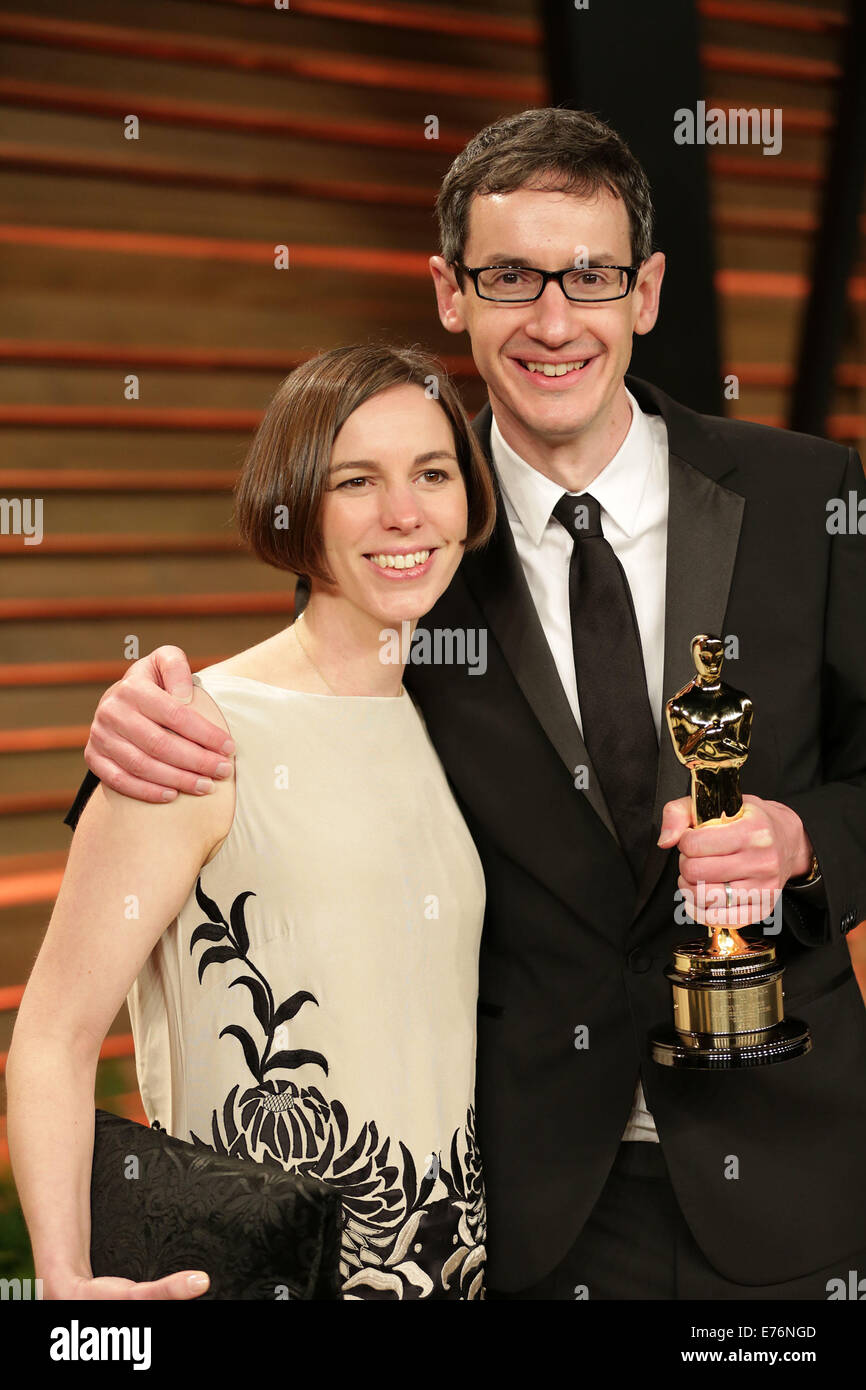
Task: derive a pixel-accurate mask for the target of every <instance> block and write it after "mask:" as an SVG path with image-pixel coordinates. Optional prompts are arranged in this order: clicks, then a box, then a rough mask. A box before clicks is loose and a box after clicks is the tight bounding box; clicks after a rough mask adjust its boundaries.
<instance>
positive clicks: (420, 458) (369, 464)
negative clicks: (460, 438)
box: [330, 449, 457, 473]
mask: <svg viewBox="0 0 866 1390" xmlns="http://www.w3.org/2000/svg"><path fill="white" fill-rule="evenodd" d="M433 459H453V460H454V462H455V463H456V462H457V455H456V454H452V453H450V452H449V450H447V449H429V450H428V451H427V453H426V454H416V455H415V458H414V459H413V463H432V461H433ZM344 468H372V469H373V471H374V472H375V473H378V472H379V471H380V469H379V464H378V462H377V460H376V459H347V460H346V462H345V463H334V464H332V465H331V469H330V471H331V473H342V471H343V469H344Z"/></svg>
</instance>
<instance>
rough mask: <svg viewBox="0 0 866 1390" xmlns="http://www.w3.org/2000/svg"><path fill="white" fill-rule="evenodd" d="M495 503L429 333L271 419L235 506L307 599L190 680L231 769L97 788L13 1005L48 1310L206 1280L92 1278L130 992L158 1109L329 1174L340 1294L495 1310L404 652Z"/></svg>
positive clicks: (461, 913)
mask: <svg viewBox="0 0 866 1390" xmlns="http://www.w3.org/2000/svg"><path fill="white" fill-rule="evenodd" d="M432 383H436V385H437V392H436V393H435V394H431V384H432ZM494 511H495V502H494V494H493V488H492V482H491V479H490V476H489V472H488V470H487V466H486V462H485V460H484V457H483V455H482V453H481V450H480V448H479V446H478V444H477V442H476V440H475V437H474V434H473V432H472V429H471V427H470V425H469V422H468V419H467V417H466V414H465V412H464V410H463V408H462V406H461V404H460V400H459V397H458V396H457V394H456V392H455V390H454V388H453V386H451V384H450V383H449V382H448V380H447V378H446V377H445V375H444V373H443V372H442V370H441V367H440V366H439V364H438V363H437V362H436V361H435V359H431V358H428V357H427V356H425V355H423V354H422V353H420V352H418V351H416V350H414V349H410V350H394V349H391V348H388V347H380V346H361V347H348V348H337V349H334V350H332V351H329V352H324V353H322V354H320V355H319V356H318V357H315V358H313V359H312V360H310V361H309V362H307V363H306V364H304V365H303V366H302V367H299V368H298V369H297V370H296V371H295V372H293V373H292V375H291V376H290V377H288V378H287V379H286V380H285V381H284V382H283V383H282V385H281V386H280V388H279V390H278V391H277V393H276V395H275V397H274V399H273V400H272V402H271V404H270V405H269V407H268V409H267V411H266V414H265V416H264V418H263V420H262V423H261V425H260V427H259V430H258V432H257V435H256V437H255V440H254V442H253V444H252V447H251V449H250V452H249V454H248V457H247V460H246V462H245V465H244V469H243V473H242V476H241V478H240V481H239V485H238V491H237V516H238V522H239V526H240V530H241V533H242V535H243V536H244V538H245V539H246V540H247V541H248V542H249V543H250V544H251V546H252V548H253V549H254V551H255V552H256V553H257V554H258V555H259V556H260V557H261V558H262V559H263V560H265V561H266V562H267V563H269V564H271V565H275V566H277V567H278V568H280V569H286V570H290V571H294V572H296V573H301V574H305V575H307V576H308V577H309V580H310V586H311V592H310V598H309V601H308V604H307V607H306V609H305V611H304V613H303V615H302V617H301V618H300V619H298V621H297V622H296V623H294V624H292V625H291V626H289V627H287V628H286V629H284V630H283V631H282V632H279V633H277V634H276V635H275V636H273V637H271V638H269V639H267V640H266V641H264V642H261V643H259V644H258V645H257V646H254V647H251V648H250V649H249V650H247V651H244V652H241V653H239V654H238V655H237V656H234V657H232V658H231V659H230V660H227V661H223V662H220V663H218V664H216V665H213V666H211V667H208V668H207V669H206V670H204V671H202V672H200V673H199V675H198V676H197V677H196V679H195V691H194V708H196V709H197V710H198V711H200V712H201V713H202V714H204V715H205V716H206V717H207V718H209V719H213V720H214V721H215V722H217V723H220V724H221V725H222V726H223V727H224V728H225V729H226V732H227V734H228V735H230V737H231V739H232V740H233V741H234V745H235V748H236V761H235V769H234V771H235V775H234V778H233V779H228V780H226V781H222V782H218V783H217V784H216V788H215V791H214V792H213V794H212V795H209V796H203V797H202V796H179V797H177V799H176V800H174V801H171V802H169V803H167V804H165V805H153V804H148V803H144V802H139V801H132V800H128V799H127V798H124V797H121V796H119V795H117V794H116V793H114V792H112V791H110V790H108V789H106V788H105V787H103V786H100V787H99V788H98V789H97V791H96V792H95V793H94V795H93V797H92V799H91V801H90V803H89V804H88V806H87V808H86V810H85V812H84V814H83V816H82V819H81V821H80V824H79V827H78V829H77V832H76V834H75V838H74V841H73V845H72V849H71V852H70V855H69V861H68V864H67V867H66V872H65V875H64V879H63V883H62V885H61V889H60V893H59V895H58V898H57V904H56V906H55V909H54V913H53V914H52V917H51V921H50V923H49V926H48V930H47V932H46V936H45V940H44V942H43V944H42V948H41V950H40V952H39V956H38V958H37V961H36V963H35V965H34V968H33V972H32V974H31V977H30V980H29V982H28V985H27V989H26V991H25V993H24V997H23V999H22V1002H21V1007H20V1010H19V1014H18V1019H17V1022H16V1027H15V1032H14V1036H13V1042H12V1048H11V1051H10V1054H9V1059H8V1070H7V1085H8V1134H9V1145H10V1154H11V1157H12V1162H13V1167H14V1171H15V1177H16V1182H17V1185H18V1191H19V1195H20V1199H21V1204H22V1208H23V1210H24V1214H25V1217H26V1220H27V1223H28V1227H29V1230H30V1235H31V1241H32V1245H33V1252H34V1261H35V1265H36V1272H37V1275H38V1276H39V1277H41V1278H42V1279H43V1281H44V1292H45V1295H46V1296H47V1297H51V1298H78V1299H87V1298H108V1299H110V1298H120V1299H123V1298H130V1297H135V1298H142V1297H153V1298H157V1297H158V1298H166V1297H172V1298H188V1297H196V1296H197V1295H198V1293H200V1292H202V1291H203V1288H204V1287H206V1282H205V1283H204V1284H202V1282H201V1280H200V1281H199V1284H198V1285H196V1283H195V1278H196V1275H195V1273H194V1272H192V1271H182V1272H180V1273H178V1274H174V1275H171V1276H169V1277H167V1278H166V1279H162V1280H159V1281H155V1282H153V1283H152V1284H147V1285H144V1284H139V1285H136V1284H133V1283H132V1282H131V1281H129V1280H124V1279H119V1278H99V1279H94V1278H93V1277H92V1274H91V1270H90V1265H89V1238H90V1223H89V1183H90V1166H91V1161H92V1152H93V1150H92V1144H93V1085H94V1075H95V1069H96V1062H97V1057H98V1052H99V1048H100V1045H101V1043H102V1040H103V1038H104V1037H105V1034H106V1032H107V1031H108V1028H109V1027H110V1026H111V1023H112V1021H113V1020H114V1018H115V1016H116V1014H117V1012H118V1009H119V1008H120V1006H121V1004H122V1002H123V999H124V997H125V996H128V1004H129V1009H130V1016H131V1019H132V1025H133V1032H134V1036H135V1045H136V1067H137V1072H138V1079H139V1088H140V1091H141V1096H142V1100H143V1102H144V1107H145V1111H146V1113H147V1118H148V1121H149V1122H151V1123H152V1122H153V1121H154V1120H155V1119H156V1120H158V1121H159V1123H160V1124H161V1125H162V1126H164V1128H166V1129H167V1130H168V1132H169V1133H171V1134H174V1135H177V1136H179V1137H180V1138H182V1139H187V1140H193V1139H198V1140H201V1141H203V1142H205V1143H208V1144H211V1143H212V1144H213V1145H214V1146H215V1147H217V1148H218V1149H220V1150H222V1151H225V1152H227V1151H228V1148H229V1144H230V1143H231V1144H232V1152H234V1153H238V1152H240V1153H241V1154H242V1155H244V1154H245V1155H247V1156H249V1157H250V1158H252V1159H260V1158H264V1157H268V1156H269V1157H272V1158H274V1159H276V1160H277V1161H278V1162H281V1163H282V1164H283V1165H284V1166H285V1167H287V1168H294V1167H298V1166H301V1165H302V1166H303V1171H305V1172H308V1173H313V1174H315V1175H317V1176H319V1177H320V1178H322V1179H323V1180H324V1181H325V1182H328V1183H331V1184H333V1185H335V1186H337V1187H339V1188H340V1190H341V1195H342V1198H343V1209H344V1229H343V1238H342V1259H341V1276H342V1281H343V1297H345V1298H395V1297H396V1298H401V1297H403V1298H426V1297H430V1298H437V1297H438V1298H446V1297H450V1298H474V1297H479V1296H483V1263H484V1233H485V1219H484V1199H483V1185H482V1179H481V1173H480V1168H479V1162H478V1154H477V1151H476V1147H475V1142H474V1111H473V1077H474V1057H475V1009H476V996H477V959H478V944H479V937H480V931H481V921H482V915H483V906H484V881H483V874H482V870H481V864H480V860H479V859H478V856H477V853H476V851H475V848H474V845H473V844H472V841H471V839H470V836H469V833H468V831H467V829H466V826H465V824H464V822H463V820H462V817H461V815H460V813H459V811H458V809H457V806H456V803H455V802H454V800H453V797H452V795H451V793H450V790H449V787H448V784H447V781H446V778H445V774H444V772H443V770H442V767H441V765H440V763H439V760H438V758H437V756H436V754H435V752H434V750H433V747H432V744H431V743H430V740H429V737H428V735H427V733H426V729H425V727H424V724H423V721H422V719H421V716H420V714H419V712H418V711H417V709H416V708H415V706H414V705H413V703H412V700H411V698H410V697H409V695H408V693H407V692H406V691H405V690H404V688H403V686H402V683H401V682H402V672H403V667H402V665H399V664H395V663H394V661H393V659H391V660H389V659H388V658H389V657H392V655H393V653H394V651H395V647H396V649H397V650H401V651H402V655H403V656H405V647H403V645H402V644H401V643H397V644H395V643H394V641H393V634H394V632H395V631H396V632H397V633H398V634H401V633H402V632H403V630H404V629H403V628H402V626H401V625H402V624H403V622H408V623H409V624H410V629H411V628H414V623H415V621H416V620H417V619H418V617H419V616H420V615H421V614H423V613H425V612H427V611H428V610H429V609H430V608H431V607H432V605H433V604H434V602H435V601H436V599H437V598H438V597H439V595H440V594H441V593H442V592H443V590H444V589H445V588H446V587H447V585H448V584H449V582H450V580H451V578H452V576H453V574H454V572H455V570H456V568H457V565H458V564H459V562H460V558H461V555H462V553H463V550H464V548H472V547H474V546H477V545H479V544H483V543H484V541H485V540H486V539H487V538H488V537H489V535H490V533H491V531H492V526H493V519H494ZM220 923H222V924H223V925H222V926H220ZM234 985H241V986H242V987H241V988H238V989H235V988H233V986H234ZM204 1273H205V1274H207V1271H204Z"/></svg>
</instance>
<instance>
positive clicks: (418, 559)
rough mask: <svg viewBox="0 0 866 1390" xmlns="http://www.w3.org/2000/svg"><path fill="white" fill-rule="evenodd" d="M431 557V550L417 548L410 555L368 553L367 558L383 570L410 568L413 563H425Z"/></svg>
mask: <svg viewBox="0 0 866 1390" xmlns="http://www.w3.org/2000/svg"><path fill="white" fill-rule="evenodd" d="M429 557H430V551H429V550H415V551H413V552H412V553H411V554H409V555H368V557H367V558H368V559H369V560H372V561H373V563H374V564H375V565H379V567H380V568H381V569H383V570H384V569H392V570H408V569H411V568H412V566H413V565H423V564H424V561H425V560H427V559H429Z"/></svg>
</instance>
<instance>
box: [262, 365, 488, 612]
mask: <svg viewBox="0 0 866 1390" xmlns="http://www.w3.org/2000/svg"><path fill="white" fill-rule="evenodd" d="M407 383H410V384H413V385H416V386H420V387H422V389H424V390H425V391H428V392H430V393H431V394H433V393H434V392H435V395H436V398H437V399H438V402H439V405H440V406H441V407H442V409H443V410H444V412H445V414H446V415H447V417H448V420H449V421H450V424H451V429H452V432H453V434H454V445H455V453H456V455H457V461H458V463H459V465H460V472H461V473H462V475H463V481H464V483H465V486H466V496H467V502H468V524H467V528H466V549H467V550H474V549H476V548H477V547H478V546H481V545H483V544H484V543H485V541H487V540H488V539H489V538H490V536H491V534H492V532H493V526H494V522H495V520H496V494H495V491H494V486H493V480H492V477H491V473H490V468H489V466H488V463H487V460H486V458H485V457H484V451H483V449H482V448H481V445H480V444H479V442H478V439H477V438H476V435H475V431H474V430H473V428H472V426H471V424H470V422H469V417H468V415H467V414H466V411H465V409H464V407H463V403H462V402H461V400H460V397H459V395H458V394H457V390H456V387H455V386H454V385H453V383H452V382H451V381H450V379H449V377H448V374H447V372H446V371H445V368H444V367H443V366H442V364H441V362H439V361H438V360H437V359H436V358H435V357H432V356H430V355H429V354H428V353H426V352H422V351H421V350H420V349H418V348H414V347H406V348H397V347H392V346H389V345H387V344H351V345H350V346H348V347H338V348H330V349H328V350H327V351H326V352H320V353H318V354H317V355H316V356H315V357H311V358H310V359H309V360H308V361H307V362H304V363H303V364H302V365H301V366H300V367H296V368H295V370H294V371H293V372H292V373H291V375H290V376H287V377H286V379H285V380H284V381H283V382H282V383H281V384H280V385H279V386H278V388H277V390H276V393H275V394H274V396H273V398H272V400H271V402H270V404H269V405H268V408H267V410H266V411H265V414H264V417H263V419H262V421H261V424H260V425H259V427H258V430H257V431H256V434H255V438H254V439H253V442H252V444H251V445H250V448H249V452H248V453H247V456H246V459H245V460H244V466H243V469H242V472H241V475H240V477H239V479H238V482H237V486H236V488H235V520H236V522H237V526H238V529H239V531H240V534H241V536H242V537H243V539H244V540H245V541H246V543H247V544H248V545H249V546H250V548H251V549H252V550H253V551H254V552H255V554H256V555H258V557H259V559H261V560H264V561H265V563H266V564H268V565H274V566H276V568H277V569H282V570H292V571H294V573H295V574H303V575H307V576H309V578H310V579H319V580H321V581H322V582H324V583H326V584H330V583H332V582H333V581H332V578H331V576H330V575H329V574H328V572H327V569H326V566H325V563H324V547H323V543H322V526H321V512H322V502H323V499H324V496H325V493H326V491H327V490H328V483H329V470H330V466H331V452H332V449H333V446H334V440H335V439H336V437H337V435H338V434H339V432H340V429H341V428H342V426H343V425H344V424H345V422H346V420H348V418H349V416H350V415H351V414H352V412H353V411H355V410H357V409H358V406H359V405H363V403H364V401H368V400H370V398H371V396H376V395H378V393H379V392H380V391H385V390H387V388H388V387H389V386H402V385H405V384H407Z"/></svg>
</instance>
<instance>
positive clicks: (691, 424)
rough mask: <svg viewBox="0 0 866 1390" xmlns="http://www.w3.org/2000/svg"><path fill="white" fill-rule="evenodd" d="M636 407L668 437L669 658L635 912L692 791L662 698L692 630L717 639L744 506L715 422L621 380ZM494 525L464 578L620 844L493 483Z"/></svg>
mask: <svg viewBox="0 0 866 1390" xmlns="http://www.w3.org/2000/svg"><path fill="white" fill-rule="evenodd" d="M626 384H627V386H628V388H629V390H630V391H631V392H632V394H633V395H634V397H635V398H636V400H637V401H638V404H639V405H640V407H641V409H642V410H645V411H647V412H648V413H651V414H660V415H661V416H662V418H663V419H664V421H665V425H666V427H667V432H668V480H669V497H668V536H667V569H666V577H665V655H664V681H663V693H662V709H661V711H660V715H661V744H660V750H659V763H658V776H657V782H656V796H655V804H654V809H653V826H654V832H655V833H654V835H653V846H652V849H651V850H650V853H649V855H648V856H647V861H646V864H645V866H644V872H643V875H642V877H641V882H640V884H639V888H638V897H637V903H636V911H635V915H636V916H637V914H638V913H639V912H640V910H641V908H642V907H643V906H644V904H645V903H646V901H647V899H648V898H649V897H650V895H651V893H652V891H653V889H654V888H655V885H656V883H657V882H658V879H659V876H660V875H661V872H662V870H663V868H664V866H665V864H666V862H667V859H668V856H669V855H670V854H671V853H672V851H671V850H661V849H659V848H658V846H657V845H656V844H655V840H656V839H657V838H658V833H659V830H660V828H661V814H662V809H663V807H664V805H665V803H666V802H667V801H671V800H673V799H674V798H676V797H678V796H684V795H686V794H687V792H688V774H687V772H686V770H685V769H684V768H683V767H682V765H681V764H680V763H679V762H678V761H677V759H676V757H675V755H674V751H673V745H672V744H671V740H670V737H669V735H668V731H667V724H666V721H665V717H664V702H665V701H666V700H668V699H669V698H670V696H671V695H673V694H674V693H675V692H676V691H677V690H679V689H681V688H682V686H684V685H685V684H686V682H687V681H688V680H690V679H691V675H692V666H691V652H690V647H691V640H692V638H693V637H694V636H695V634H696V633H699V632H709V633H713V634H717V635H719V636H723V635H724V634H723V631H722V629H723V625H724V618H725V611H726V609H727V603H728V594H729V592H730V586H731V579H732V576H733V570H734V563H735V561H736V555H737V546H738V543H739V536H740V527H741V524H742V517H743V509H744V506H745V502H744V499H743V497H742V496H740V495H739V494H738V493H736V492H732V491H730V490H729V488H727V487H722V486H721V485H720V481H719V480H720V479H721V478H723V477H726V476H727V475H728V474H732V473H734V472H735V470H736V460H735V459H734V458H733V456H732V455H731V454H730V453H729V451H728V449H727V446H726V445H725V444H724V442H723V441H722V440H721V439H720V438H719V435H718V431H717V430H716V429H715V427H714V423H713V420H712V417H707V416H701V415H698V414H696V413H695V412H694V411H691V410H688V409H687V408H686V407H685V406H681V405H679V404H678V403H677V402H676V401H673V400H671V399H670V397H668V396H666V395H665V394H664V393H663V392H661V391H659V390H657V388H656V387H654V386H651V385H650V384H649V383H648V382H644V381H641V380H639V379H638V378H636V377H627V378H626ZM491 423H492V411H491V408H490V405H489V404H487V405H485V406H484V407H483V408H482V410H481V411H480V412H479V414H478V415H477V416H476V417H475V419H474V420H473V422H472V425H473V428H474V430H475V432H476V435H477V437H478V439H479V442H480V443H481V445H482V448H483V449H484V452H485V454H486V456H487V458H488V460H489V461H490V464H491V468H492V457H491V451H490V427H491ZM493 473H494V481H495V484H496V493H497V521H496V529H495V531H494V534H493V537H492V538H491V540H490V542H489V544H488V546H487V547H486V548H485V549H483V550H479V551H473V552H470V554H468V555H466V556H465V557H464V559H463V562H462V565H461V572H462V574H463V576H464V578H465V580H466V583H467V585H468V586H469V588H470V589H471V590H472V592H473V594H474V595H475V597H476V599H477V601H478V603H479V605H480V606H481V609H482V611H483V612H484V614H485V617H486V619H487V622H488V624H489V627H490V630H491V632H492V633H493V635H494V637H495V638H496V640H497V642H498V643H499V646H500V648H501V649H502V652H503V654H504V656H505V659H506V661H507V662H508V665H509V667H510V668H511V671H512V673H513V675H514V677H515V679H516V681H517V683H518V685H519V686H520V689H521V690H522V692H523V694H524V696H525V697H526V699H527V701H528V703H529V705H530V707H531V708H532V710H533V713H534V714H535V716H536V718H537V719H538V722H539V723H540V725H541V727H542V728H543V729H544V731H545V733H546V735H547V737H548V738H549V739H550V742H551V743H552V744H553V746H554V748H555V749H556V751H557V753H558V754H559V756H560V758H561V759H562V761H563V762H564V764H565V766H566V767H567V769H568V771H569V774H570V775H571V776H572V777H573V776H574V775H575V769H576V768H577V767H579V766H585V767H586V768H587V769H588V773H589V778H588V786H587V789H586V792H585V795H586V799H587V801H588V802H589V804H590V805H591V806H592V808H593V810H594V811H595V813H596V815H597V816H598V817H599V819H600V820H601V821H602V823H603V824H604V825H605V826H606V827H607V829H608V831H609V832H610V834H611V835H612V836H613V837H614V839H615V840H616V838H617V836H616V830H615V827H614V824H613V820H612V818H611V815H610V811H609V809H608V807H607V803H606V802H605V799H604V796H603V795H602V793H601V789H600V786H599V783H598V779H597V778H596V777H595V776H594V774H593V770H592V764H591V761H590V758H589V754H588V752H587V750H586V745H585V744H584V742H583V739H582V737H581V734H580V730H579V728H578V726H577V723H576V721H575V718H574V716H573V714H572V712H571V706H570V705H569V703H568V699H567V698H566V695H565V691H564V690H563V688H562V683H561V681H560V679H559V673H558V672H557V669H556V663H555V662H554V660H553V655H552V653H551V651H550V648H549V646H548V644H547V639H546V637H545V635H544V630H543V628H542V626H541V622H540V620H539V617H538V613H537V611H536V608H535V604H534V602H533V600H532V595H531V594H530V592H529V586H528V584H527V582H526V577H525V575H524V573H523V567H522V565H521V563H520V559H519V556H518V554H517V550H516V547H515V544H514V538H513V536H512V533H511V526H510V524H509V522H508V518H507V516H506V514H505V506H504V502H503V499H502V494H501V491H500V488H499V484H498V480H497V479H496V474H495V470H493Z"/></svg>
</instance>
